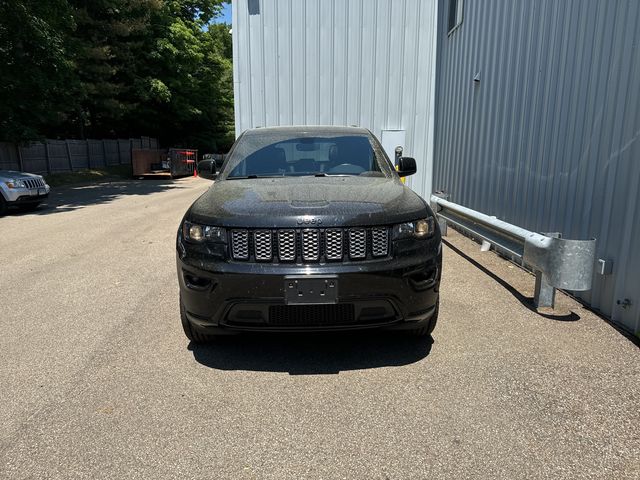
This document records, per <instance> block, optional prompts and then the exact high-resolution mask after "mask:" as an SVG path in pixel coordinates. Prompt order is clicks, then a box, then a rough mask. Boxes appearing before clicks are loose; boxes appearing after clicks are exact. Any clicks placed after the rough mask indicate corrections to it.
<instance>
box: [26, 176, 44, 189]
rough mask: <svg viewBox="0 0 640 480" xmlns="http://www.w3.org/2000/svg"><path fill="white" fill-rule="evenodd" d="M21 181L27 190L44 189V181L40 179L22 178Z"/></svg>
mask: <svg viewBox="0 0 640 480" xmlns="http://www.w3.org/2000/svg"><path fill="white" fill-rule="evenodd" d="M22 181H23V182H24V184H25V185H26V187H27V188H38V187H44V180H42V179H41V178H23V179H22Z"/></svg>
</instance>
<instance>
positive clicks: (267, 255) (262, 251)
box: [253, 230, 273, 261]
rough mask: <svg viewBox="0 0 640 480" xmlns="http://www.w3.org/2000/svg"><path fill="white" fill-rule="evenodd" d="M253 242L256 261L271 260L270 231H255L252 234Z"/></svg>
mask: <svg viewBox="0 0 640 480" xmlns="http://www.w3.org/2000/svg"><path fill="white" fill-rule="evenodd" d="M253 242H254V245H255V250H256V260H261V261H266V260H271V257H272V256H273V246H272V245H271V230H256V231H255V232H254V233H253Z"/></svg>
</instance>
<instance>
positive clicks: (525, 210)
mask: <svg viewBox="0 0 640 480" xmlns="http://www.w3.org/2000/svg"><path fill="white" fill-rule="evenodd" d="M233 46H234V82H235V108H236V132H237V133H240V132H242V131H243V130H244V129H246V128H250V127H255V126H271V125H291V124H334V125H335V124H341V125H344V124H346V125H360V126H363V127H367V128H369V129H370V130H371V131H373V133H375V134H376V135H377V136H378V137H379V138H381V140H382V142H383V145H384V146H385V149H386V150H387V152H388V153H389V154H390V155H391V154H392V151H393V149H394V148H395V146H396V145H398V144H400V145H402V146H403V147H404V153H405V155H407V156H413V157H415V158H416V160H417V162H418V175H416V176H414V177H409V178H410V179H411V180H410V183H409V185H410V186H411V187H412V188H413V189H414V190H415V191H417V192H418V193H419V194H421V195H422V196H423V197H425V198H427V197H428V196H429V194H430V193H431V191H432V189H444V190H446V191H447V192H448V193H450V195H451V200H453V201H455V202H457V203H461V204H463V205H465V206H468V207H471V208H474V209H476V210H480V211H482V212H484V213H488V214H491V215H496V216H498V217H499V218H501V219H504V220H506V221H508V222H511V223H514V224H517V225H520V226H522V227H525V228H527V229H530V230H535V231H541V232H562V234H563V235H564V236H565V237H567V238H576V239H586V238H591V237H595V238H597V239H598V244H597V254H598V257H599V259H601V260H602V261H603V262H604V269H603V270H602V273H603V274H598V273H596V274H595V277H594V282H593V290H592V291H591V292H586V293H585V294H581V295H580V296H581V298H582V299H583V300H584V301H586V302H587V303H589V304H590V305H591V306H593V307H594V308H596V309H597V310H600V311H601V312H602V313H604V314H605V315H607V316H609V317H611V318H612V319H613V320H614V321H615V322H617V323H618V324H620V325H622V326H623V327H624V328H625V329H627V330H629V331H631V332H638V331H640V240H638V239H640V2H638V1H637V0H616V1H611V0H535V1H531V0H234V1H233ZM596 270H597V269H596Z"/></svg>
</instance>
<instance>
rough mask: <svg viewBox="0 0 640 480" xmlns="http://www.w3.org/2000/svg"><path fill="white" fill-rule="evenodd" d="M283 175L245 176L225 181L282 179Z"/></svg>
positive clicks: (229, 178) (228, 178)
mask: <svg viewBox="0 0 640 480" xmlns="http://www.w3.org/2000/svg"><path fill="white" fill-rule="evenodd" d="M282 177H283V175H246V176H240V177H227V180H246V179H254V178H282Z"/></svg>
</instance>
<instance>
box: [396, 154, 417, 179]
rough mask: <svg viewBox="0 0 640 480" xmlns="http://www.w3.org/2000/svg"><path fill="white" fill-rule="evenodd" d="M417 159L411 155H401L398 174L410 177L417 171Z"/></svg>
mask: <svg viewBox="0 0 640 480" xmlns="http://www.w3.org/2000/svg"><path fill="white" fill-rule="evenodd" d="M416 170H417V169H416V159H415V158H411V157H400V160H398V175H400V176H401V177H408V176H409V175H413V174H414V173H416Z"/></svg>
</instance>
